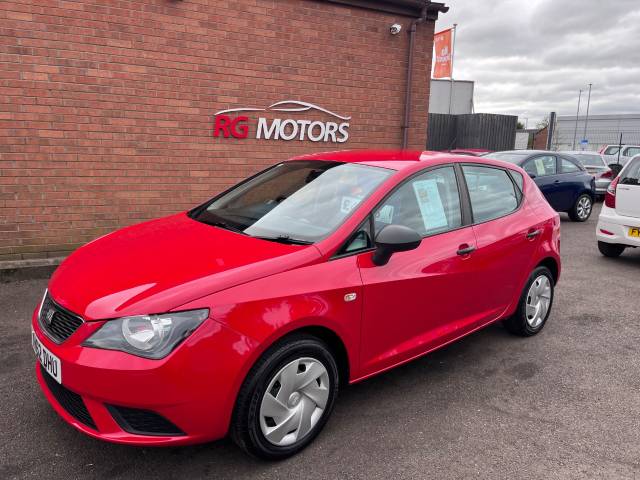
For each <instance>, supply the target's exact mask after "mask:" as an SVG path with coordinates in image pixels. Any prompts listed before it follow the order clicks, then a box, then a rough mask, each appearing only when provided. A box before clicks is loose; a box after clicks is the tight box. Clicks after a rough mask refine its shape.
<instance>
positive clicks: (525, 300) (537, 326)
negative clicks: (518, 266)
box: [503, 267, 554, 337]
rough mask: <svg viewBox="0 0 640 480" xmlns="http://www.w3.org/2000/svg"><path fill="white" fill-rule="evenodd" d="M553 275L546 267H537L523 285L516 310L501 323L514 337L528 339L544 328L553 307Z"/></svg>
mask: <svg viewBox="0 0 640 480" xmlns="http://www.w3.org/2000/svg"><path fill="white" fill-rule="evenodd" d="M553 290H554V282H553V275H551V272H550V271H549V269H548V268H547V267H537V268H536V269H535V270H534V271H533V272H531V275H529V279H528V280H527V283H526V284H525V287H524V290H523V291H522V295H521V296H520V301H519V303H518V309H517V310H516V312H515V313H514V314H513V315H512V316H511V317H509V318H507V319H506V320H504V321H503V324H504V326H505V328H506V329H507V330H508V331H509V332H511V333H513V334H514V335H520V336H523V337H530V336H532V335H535V334H537V333H540V331H541V330H542V329H543V328H544V326H545V324H546V323H547V318H549V314H550V313H551V307H552V306H553Z"/></svg>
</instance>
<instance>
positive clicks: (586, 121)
mask: <svg viewBox="0 0 640 480" xmlns="http://www.w3.org/2000/svg"><path fill="white" fill-rule="evenodd" d="M591 85H592V84H591V83H590V84H589V97H588V98H587V116H586V117H585V119H584V135H582V140H583V141H584V140H587V125H588V124H589V105H590V104H591ZM580 143H581V144H582V149H583V150H584V143H582V142H580Z"/></svg>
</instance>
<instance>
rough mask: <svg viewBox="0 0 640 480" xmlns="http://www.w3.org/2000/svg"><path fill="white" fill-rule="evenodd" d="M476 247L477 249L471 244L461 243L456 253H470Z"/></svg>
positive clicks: (461, 254) (462, 254)
mask: <svg viewBox="0 0 640 480" xmlns="http://www.w3.org/2000/svg"><path fill="white" fill-rule="evenodd" d="M475 249H476V247H472V246H470V245H466V244H463V245H460V249H459V250H458V251H457V252H456V253H457V254H458V255H460V256H464V255H469V254H470V253H471V252H473V251H474V250H475Z"/></svg>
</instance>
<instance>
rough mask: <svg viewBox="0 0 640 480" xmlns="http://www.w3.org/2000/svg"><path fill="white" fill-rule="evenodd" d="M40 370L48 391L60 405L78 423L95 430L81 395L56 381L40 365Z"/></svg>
mask: <svg viewBox="0 0 640 480" xmlns="http://www.w3.org/2000/svg"><path fill="white" fill-rule="evenodd" d="M40 372H42V376H43V378H44V382H45V383H46V384H47V387H48V388H49V391H50V392H51V393H52V394H53V396H54V397H55V399H56V400H57V401H58V403H59V404H60V406H61V407H62V408H64V409H65V410H66V411H67V413H68V414H69V415H71V416H72V417H73V418H75V419H76V420H78V421H79V422H80V423H83V424H85V425H86V426H87V427H91V428H93V429H94V430H97V428H96V424H95V422H94V421H93V418H91V414H90V413H89V410H87V406H86V405H85V404H84V401H83V400H82V397H81V396H80V395H78V394H77V393H74V392H72V391H71V390H69V389H68V388H66V387H64V386H63V385H61V384H59V383H58V382H56V381H55V379H53V377H51V375H49V374H48V373H47V372H46V370H45V369H44V368H43V367H42V366H41V367H40Z"/></svg>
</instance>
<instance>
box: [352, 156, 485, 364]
mask: <svg viewBox="0 0 640 480" xmlns="http://www.w3.org/2000/svg"><path fill="white" fill-rule="evenodd" d="M373 216H374V229H375V232H374V235H375V234H376V233H378V232H379V231H380V230H381V229H382V228H383V227H384V226H386V225H390V224H399V225H405V226H408V227H410V228H412V229H414V230H416V231H417V232H419V233H420V234H421V235H422V237H423V240H422V243H421V244H420V246H419V247H418V248H417V249H416V250H412V251H409V252H401V253H395V254H394V255H392V256H391V259H390V260H389V263H387V264H386V265H383V266H375V265H374V264H373V263H372V261H371V257H372V253H371V252H367V253H362V254H360V255H359V258H358V266H359V267H360V272H361V275H362V281H363V290H364V291H363V325H362V350H361V367H362V374H363V375H365V376H366V375H369V374H372V373H375V372H377V371H380V370H383V369H385V368H388V367H391V366H393V365H395V364H397V363H399V362H402V361H405V360H409V359H411V358H413V357H415V356H417V355H420V354H422V353H424V352H426V351H428V350H431V349H433V348H435V347H437V346H439V345H441V344H443V343H445V342H447V341H449V340H452V339H454V338H457V337H459V336H461V335H463V334H464V333H466V332H467V331H468V329H467V326H468V325H469V323H472V322H473V317H474V316H477V315H481V314H482V313H479V308H478V307H479V305H480V303H481V299H480V298H479V295H478V294H477V293H476V288H475V285H474V282H475V275H476V273H475V272H476V270H477V266H476V265H475V264H474V254H473V252H472V251H471V250H472V249H474V248H475V246H476V241H475V236H474V233H473V229H472V227H471V226H468V225H467V226H465V225H464V223H465V222H463V215H462V210H461V200H460V194H459V189H458V182H457V175H456V172H455V169H454V167H453V166H444V167H436V168H433V169H429V170H427V171H425V172H424V173H422V174H420V175H418V176H416V177H413V178H412V179H410V180H408V181H406V182H405V183H404V184H402V185H401V186H400V187H398V188H397V189H396V190H395V191H394V192H393V193H392V194H391V195H390V196H389V197H388V198H387V199H386V200H385V201H384V202H382V204H381V205H380V206H379V207H378V208H377V209H376V210H375V211H374V212H373ZM468 251H470V253H468Z"/></svg>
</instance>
